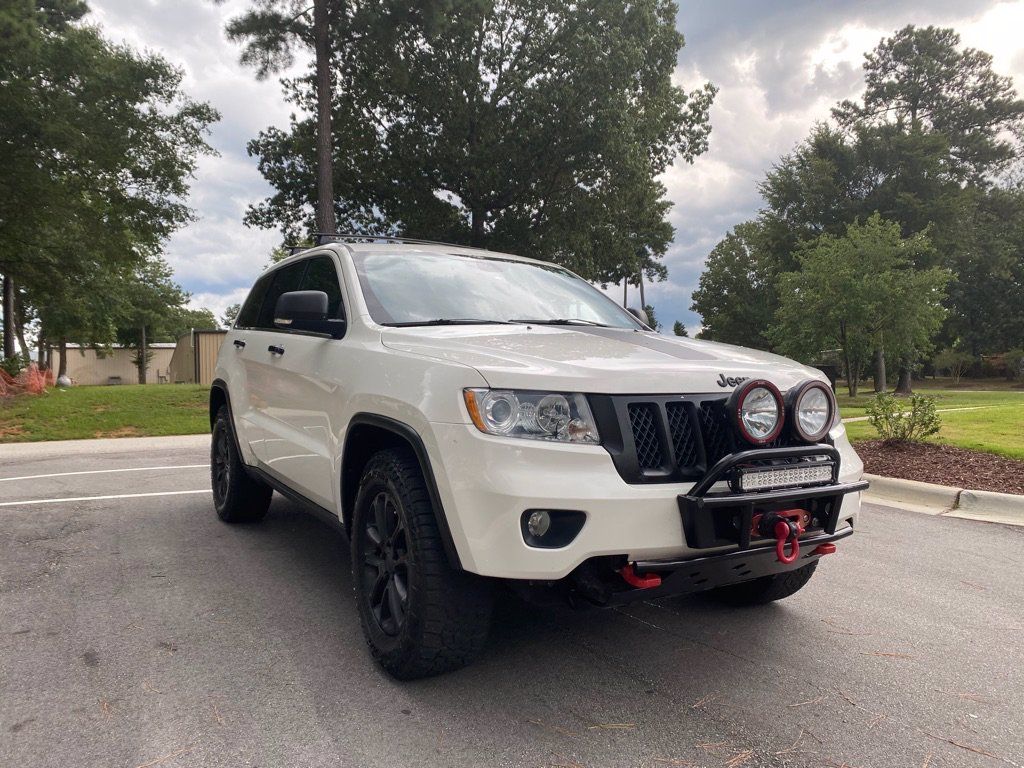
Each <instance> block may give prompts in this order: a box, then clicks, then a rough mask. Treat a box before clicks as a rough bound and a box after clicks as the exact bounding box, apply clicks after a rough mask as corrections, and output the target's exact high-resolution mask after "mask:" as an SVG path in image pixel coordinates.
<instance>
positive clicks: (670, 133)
mask: <svg viewBox="0 0 1024 768" xmlns="http://www.w3.org/2000/svg"><path fill="white" fill-rule="evenodd" d="M675 12H676V7H675V4H674V3H671V2H668V0H641V1H640V2H637V3H630V4H622V3H619V2H614V0H588V2H586V3H582V4H580V3H576V2H570V0H558V1H557V2H553V3H552V2H539V0H498V1H497V2H493V3H478V2H473V1H471V0H455V1H454V2H451V3H448V4H444V5H442V4H436V3H430V2H420V3H413V4H409V3H407V2H391V3H381V4H378V12H377V14H376V16H375V17H374V21H373V24H374V26H367V25H370V24H371V22H370V21H364V20H363V18H364V17H361V16H358V14H356V16H353V15H350V16H349V17H348V18H349V20H351V19H353V18H356V19H357V22H358V24H362V25H364V26H362V27H361V28H362V29H370V30H372V31H373V34H369V33H367V36H366V39H365V40H362V41H360V40H355V41H354V42H351V43H350V45H349V47H348V48H347V49H346V50H347V55H346V56H345V58H344V63H342V60H341V59H337V60H336V62H335V69H334V74H335V79H336V82H339V83H343V87H339V88H338V89H337V90H336V92H335V100H334V103H333V106H334V112H335V114H336V115H341V116H344V118H343V119H341V122H343V123H344V126H345V127H344V128H343V129H342V130H343V135H344V141H343V144H344V147H345V148H344V151H341V150H340V149H337V148H336V150H335V153H336V154H335V162H336V164H337V167H336V180H337V179H341V178H344V179H345V180H346V183H347V184H348V185H349V186H348V188H347V190H346V191H345V193H344V194H342V195H339V201H338V212H339V216H341V217H342V218H344V219H345V220H346V223H347V225H350V226H351V228H353V229H355V230H361V229H362V230H365V229H368V228H373V229H378V230H384V231H391V232H394V233H410V234H415V235H418V236H421V237H430V238H433V239H445V240H450V241H454V242H466V243H470V244H473V245H476V246H486V247H490V248H502V249H509V250H517V251H520V252H523V253H526V254H529V255H531V256H537V257H539V258H545V259H550V260H554V261H558V262H561V263H563V264H566V265H567V266H570V267H571V268H573V269H574V270H575V271H577V272H579V273H580V274H582V275H583V276H584V277H587V278H588V279H591V280H594V281H597V282H601V283H605V284H608V283H615V282H619V281H621V280H623V279H629V280H634V281H635V280H637V276H638V275H639V274H640V273H641V272H643V273H644V275H645V277H647V278H648V279H651V278H654V279H657V277H659V276H660V275H662V274H664V273H663V271H662V269H663V268H662V266H661V265H660V264H659V263H658V260H659V259H660V257H661V255H662V254H663V253H664V251H665V249H666V248H667V244H668V243H669V242H670V240H671V237H672V229H671V227H670V226H669V224H668V223H667V221H666V219H665V216H666V213H667V210H668V206H669V204H668V202H667V201H666V200H665V199H664V195H665V189H664V187H663V185H662V184H661V183H660V182H659V181H658V180H657V179H658V176H659V175H660V174H661V173H662V172H663V171H664V170H665V169H666V168H667V167H668V165H669V164H670V163H671V162H672V161H673V160H675V159H677V158H679V159H683V160H686V161H691V160H692V159H693V158H694V157H696V156H697V155H699V154H700V153H701V152H703V151H704V150H705V149H706V147H707V141H708V134H709V130H710V127H709V123H708V109H709V107H710V104H711V101H712V99H713V96H714V88H713V87H712V86H710V85H705V86H704V87H702V88H699V89H696V90H694V91H692V92H685V91H683V90H682V89H681V88H679V87H678V86H675V85H673V83H672V80H671V77H672V72H673V69H674V67H675V61H676V57H677V54H678V51H679V49H680V48H681V47H682V45H683V39H682V36H681V35H680V34H679V33H678V32H676V30H675V26H674V24H675ZM355 13H356V12H355V11H353V14H355ZM346 23H349V22H346ZM358 24H357V25H358ZM350 39H352V38H350ZM313 95H314V89H313V83H312V82H311V81H310V80H308V79H304V80H300V81H296V82H294V83H291V84H290V98H291V99H292V100H293V101H294V102H295V103H296V104H297V105H299V106H302V107H304V108H309V107H310V106H311V105H312V103H313ZM311 134H312V129H311V125H310V120H306V119H302V118H296V119H295V120H293V122H292V124H291V126H290V127H289V129H288V131H282V130H279V129H270V130H267V131H264V132H263V133H261V134H260V136H259V137H258V138H257V139H255V140H254V141H253V142H252V143H251V144H250V152H251V153H252V154H254V155H256V156H258V157H259V160H260V168H261V171H262V172H263V174H264V176H265V177H266V178H267V179H268V180H269V181H270V183H271V184H272V185H273V186H274V187H275V190H276V191H275V194H274V195H273V196H272V197H270V198H269V199H268V200H267V201H265V202H264V203H262V204H260V205H258V206H256V207H255V208H253V209H251V210H250V212H249V214H248V216H247V221H248V222H249V223H251V224H256V225H258V226H264V227H275V226H280V227H283V228H284V229H285V230H286V232H287V233H288V234H289V235H292V236H294V235H296V234H298V232H299V230H301V229H303V228H308V210H309V207H310V206H309V203H310V200H309V190H310V189H311V187H312V185H311V183H310V182H311V173H310V169H311V167H312V162H311V158H312V144H311V142H310V141H309V137H310V135H311ZM341 168H344V171H341V170H340V169H341ZM346 228H349V227H348V226H347V227H346Z"/></svg>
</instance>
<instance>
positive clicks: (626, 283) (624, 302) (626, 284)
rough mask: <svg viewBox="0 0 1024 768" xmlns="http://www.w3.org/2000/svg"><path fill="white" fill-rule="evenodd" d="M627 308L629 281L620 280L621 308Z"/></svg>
mask: <svg viewBox="0 0 1024 768" xmlns="http://www.w3.org/2000/svg"><path fill="white" fill-rule="evenodd" d="M628 306H629V280H627V279H626V278H622V308H623V309H626V308H627V307H628Z"/></svg>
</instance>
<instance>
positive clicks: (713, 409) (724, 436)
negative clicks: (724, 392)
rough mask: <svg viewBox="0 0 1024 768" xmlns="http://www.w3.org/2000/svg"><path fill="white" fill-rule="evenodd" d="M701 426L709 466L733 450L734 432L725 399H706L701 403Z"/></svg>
mask: <svg viewBox="0 0 1024 768" xmlns="http://www.w3.org/2000/svg"><path fill="white" fill-rule="evenodd" d="M699 411H700V428H701V432H702V435H703V438H704V452H705V453H706V454H707V457H708V458H707V464H708V466H709V467H710V466H714V464H715V462H717V461H718V460H719V459H721V458H722V457H724V456H728V455H729V454H730V453H732V452H733V450H734V448H733V444H734V443H733V433H732V427H731V426H730V424H729V421H728V416H727V414H726V412H725V401H724V400H705V401H704V402H703V403H701V404H700V408H699Z"/></svg>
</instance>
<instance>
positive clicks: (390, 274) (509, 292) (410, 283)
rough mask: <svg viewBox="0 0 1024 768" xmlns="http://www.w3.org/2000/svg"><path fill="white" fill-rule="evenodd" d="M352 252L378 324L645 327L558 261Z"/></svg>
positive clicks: (371, 311)
mask: <svg viewBox="0 0 1024 768" xmlns="http://www.w3.org/2000/svg"><path fill="white" fill-rule="evenodd" d="M353 259H354V260H355V264H356V270H357V272H358V273H359V283H360V286H361V287H362V290H363V298H364V299H365V300H366V305H367V307H368V308H369V310H370V316H371V317H372V318H373V320H374V322H377V323H380V324H381V325H429V324H436V325H442V324H452V325H455V324H462V323H465V324H472V323H510V322H511V323H515V322H531V323H537V324H544V323H550V324H557V325H599V326H608V327H610V328H628V329H631V330H635V329H639V328H641V327H642V326H641V325H640V324H639V323H638V322H637V321H636V319H635V318H634V317H633V316H632V315H631V314H629V313H628V312H626V311H625V310H624V309H621V308H620V307H619V306H618V305H617V304H616V303H615V302H614V301H612V300H611V299H609V298H608V297H607V296H605V295H604V294H603V293H601V292H600V291H599V290H597V289H596V288H594V287H593V286H592V285H590V284H589V283H587V282H586V281H584V280H582V279H580V278H578V277H576V276H575V275H573V274H572V273H570V272H567V271H566V270H564V269H561V268H559V267H555V266H549V265H542V264H531V263H529V262H522V261H511V260H508V259H498V258H481V257H476V256H462V255H455V254H448V253H425V252H406V253H401V254H397V253H387V252H383V251H369V252H367V251H363V252H357V253H356V254H354V255H353Z"/></svg>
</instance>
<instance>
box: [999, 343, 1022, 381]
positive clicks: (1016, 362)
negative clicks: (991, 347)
mask: <svg viewBox="0 0 1024 768" xmlns="http://www.w3.org/2000/svg"><path fill="white" fill-rule="evenodd" d="M1003 360H1004V361H1006V378H1008V379H1010V380H1011V381H1012V380H1014V379H1019V378H1020V377H1021V376H1022V375H1024V349H1011V350H1010V351H1009V352H1007V353H1006V354H1005V355H1003Z"/></svg>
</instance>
